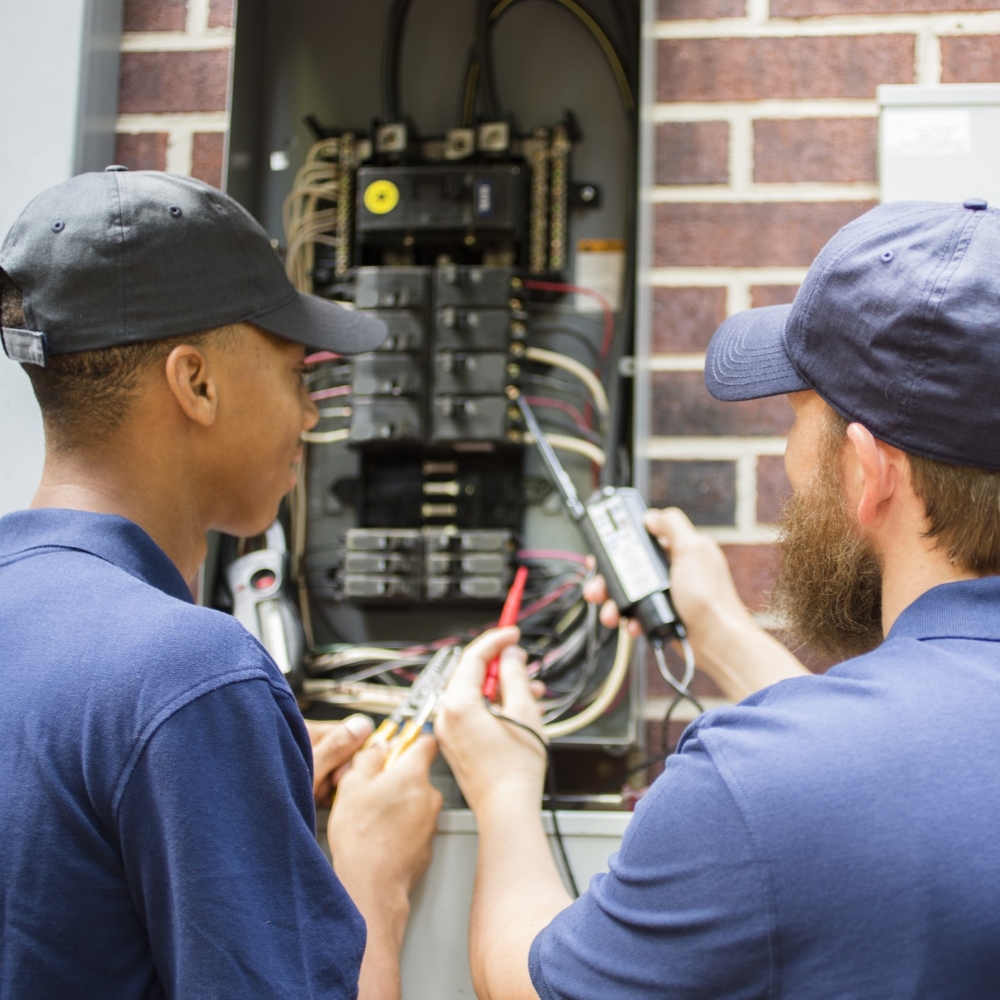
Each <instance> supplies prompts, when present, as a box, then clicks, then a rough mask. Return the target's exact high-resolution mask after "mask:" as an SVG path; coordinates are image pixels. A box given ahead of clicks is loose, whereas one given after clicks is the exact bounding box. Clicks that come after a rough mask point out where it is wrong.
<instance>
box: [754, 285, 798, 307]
mask: <svg viewBox="0 0 1000 1000" xmlns="http://www.w3.org/2000/svg"><path fill="white" fill-rule="evenodd" d="M798 290H799V286H798V285H751V286H750V305H751V306H752V307H753V308H754V309H759V308H760V307H761V306H783V305H786V304H787V303H789V302H791V301H792V300H793V299H794V298H795V293H796V292H797V291H798Z"/></svg>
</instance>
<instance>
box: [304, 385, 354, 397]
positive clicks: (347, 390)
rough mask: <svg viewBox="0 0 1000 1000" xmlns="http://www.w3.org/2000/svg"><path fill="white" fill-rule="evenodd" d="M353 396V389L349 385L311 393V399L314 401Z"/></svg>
mask: <svg viewBox="0 0 1000 1000" xmlns="http://www.w3.org/2000/svg"><path fill="white" fill-rule="evenodd" d="M350 394H351V387H350V386H349V385H335V386H334V387H333V388H332V389H320V390H318V391H317V392H311V393H309V398H310V399H313V400H317V399H332V398H333V397H334V396H349V395H350Z"/></svg>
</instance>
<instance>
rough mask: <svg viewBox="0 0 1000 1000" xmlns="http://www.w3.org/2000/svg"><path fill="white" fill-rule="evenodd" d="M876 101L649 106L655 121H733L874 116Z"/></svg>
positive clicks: (709, 103) (782, 99)
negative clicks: (651, 107) (651, 108)
mask: <svg viewBox="0 0 1000 1000" xmlns="http://www.w3.org/2000/svg"><path fill="white" fill-rule="evenodd" d="M877 115H878V103H877V102H876V101H868V100H840V99H831V100H822V99H816V98H809V99H804V100H801V101H799V100H790V99H786V98H780V99H779V98H768V99H767V100H762V101H679V102H677V103H675V104H674V103H669V102H665V103H661V104H656V105H654V107H653V120H654V121H656V122H657V123H659V122H702V121H706V122H717V121H726V122H729V123H730V125H733V123H735V122H741V121H746V120H749V121H753V120H754V119H756V118H875V117H877Z"/></svg>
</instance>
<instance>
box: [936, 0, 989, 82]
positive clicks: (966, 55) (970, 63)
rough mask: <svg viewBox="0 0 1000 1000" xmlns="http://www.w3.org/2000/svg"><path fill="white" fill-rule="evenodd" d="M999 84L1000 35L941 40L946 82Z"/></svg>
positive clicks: (966, 36) (954, 37) (943, 71)
mask: <svg viewBox="0 0 1000 1000" xmlns="http://www.w3.org/2000/svg"><path fill="white" fill-rule="evenodd" d="M993 6H995V4H994V5H993ZM998 81H1000V36H998V35H953V36H950V37H945V38H942V39H941V82H942V83H996V82H998Z"/></svg>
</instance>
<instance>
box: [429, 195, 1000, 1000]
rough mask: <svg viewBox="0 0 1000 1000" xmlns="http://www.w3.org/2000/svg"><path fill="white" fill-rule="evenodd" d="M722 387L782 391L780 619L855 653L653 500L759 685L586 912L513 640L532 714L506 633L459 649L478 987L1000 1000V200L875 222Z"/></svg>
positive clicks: (710, 667)
mask: <svg viewBox="0 0 1000 1000" xmlns="http://www.w3.org/2000/svg"><path fill="white" fill-rule="evenodd" d="M705 381H706V385H707V387H708V389H709V391H710V392H711V393H712V394H713V395H714V396H716V397H717V398H719V399H722V400H746V399H753V398H758V397H762V396H770V395H776V394H787V397H788V400H789V402H790V404H791V406H792V409H793V410H794V414H795V422H794V426H793V428H792V430H791V433H790V435H789V439H788V448H787V451H786V454H785V466H786V469H787V472H788V476H789V479H790V481H791V484H792V487H793V489H794V495H793V497H792V500H791V502H790V505H789V507H788V509H787V511H786V518H785V526H784V538H783V545H784V550H785V559H784V564H783V569H782V575H781V579H780V581H779V583H778V586H777V592H776V595H775V605H776V611H777V612H778V613H779V614H780V615H781V616H782V617H783V619H784V620H785V623H786V625H787V626H788V628H789V629H790V631H791V632H792V634H793V635H794V636H795V637H796V638H797V639H798V640H799V641H804V642H809V643H811V644H813V645H814V646H817V647H819V648H823V649H826V650H827V651H828V652H830V653H831V654H834V655H835V656H837V657H845V656H846V657H847V659H845V660H844V662H842V663H840V664H839V665H838V666H836V667H834V668H833V669H831V670H830V671H829V672H828V673H826V674H825V675H824V676H811V675H809V674H808V673H807V671H805V669H804V668H803V667H802V665H801V664H800V663H799V662H798V661H797V660H796V659H795V658H794V657H793V656H792V654H791V653H789V652H788V650H787V649H785V648H784V647H783V646H780V645H779V644H778V643H777V642H776V641H775V640H774V639H772V638H771V637H770V636H768V635H767V634H766V633H765V632H763V631H762V630H761V629H759V628H758V627H757V626H756V625H755V624H754V623H753V621H752V619H751V616H750V614H749V612H748V611H747V609H746V608H745V607H744V606H743V605H742V603H741V602H740V600H739V598H738V597H737V595H736V591H735V588H734V587H733V584H732V579H731V577H730V576H729V573H728V570H727V568H726V564H725V559H724V558H723V556H722V554H721V552H720V551H719V549H718V547H717V546H714V545H713V544H712V543H711V542H709V541H708V540H706V539H703V538H702V537H701V536H699V535H698V534H697V533H696V532H695V531H694V529H693V528H692V526H691V524H690V522H688V521H687V519H686V518H684V516H683V515H682V514H681V513H680V512H679V511H676V510H668V511H657V512H650V514H649V515H648V521H647V523H648V526H649V528H650V530H652V531H653V532H654V533H655V534H657V535H658V536H659V537H660V538H661V541H662V543H663V545H664V547H665V548H666V549H667V550H668V551H669V553H670V556H671V559H672V561H673V574H672V575H673V595H674V599H675V603H676V606H677V610H678V612H679V614H680V616H681V618H682V619H683V620H684V622H685V623H686V626H687V629H688V635H689V638H690V641H691V643H692V645H693V646H694V648H695V651H696V653H697V654H698V660H699V662H700V665H701V666H702V668H703V669H705V670H706V671H707V672H708V673H710V674H711V675H712V676H713V677H714V678H715V680H716V681H717V682H718V683H719V684H720V685H721V686H722V687H723V689H724V690H725V691H726V692H727V694H729V695H731V696H733V697H734V698H739V697H743V696H745V695H748V694H749V695H750V696H749V697H745V700H743V701H742V702H740V703H739V704H737V705H735V706H733V707H731V708H724V709H719V710H716V711H712V712H708V713H706V714H704V715H703V716H701V717H700V718H699V719H697V720H696V721H695V722H694V723H693V724H692V725H691V726H689V727H688V729H687V731H686V732H685V734H684V736H683V738H682V740H681V743H680V745H679V746H678V749H677V752H676V753H675V754H674V755H673V756H671V757H670V758H669V760H668V762H667V765H666V768H665V771H664V773H663V774H662V775H661V776H660V777H659V778H658V779H657V780H656V782H654V784H653V786H652V788H651V789H650V791H649V793H648V794H647V795H646V796H645V797H644V798H643V800H642V801H641V802H640V803H639V806H638V808H637V809H636V814H635V817H634V819H633V821H632V822H631V824H630V825H629V827H628V829H627V831H626V834H625V838H624V841H623V843H622V847H621V850H620V852H619V853H618V854H616V855H614V856H613V857H612V858H611V861H610V871H609V872H608V874H606V875H599V876H597V877H596V878H595V879H594V880H593V881H592V882H591V885H590V888H589V889H588V891H587V892H585V893H584V894H583V895H582V896H581V897H580V898H579V899H577V900H576V901H575V902H572V901H571V900H570V899H569V897H568V896H567V894H566V891H565V889H564V888H563V885H562V883H561V881H560V878H559V876H558V873H557V871H556V869H555V867H554V865H553V862H552V857H551V855H550V854H549V852H548V850H547V846H546V843H545V839H544V835H543V833H542V828H541V825H540V823H539V821H538V818H537V809H538V804H539V800H540V797H541V789H542V776H543V773H544V763H545V762H544V760H543V758H542V754H541V753H540V752H539V750H538V748H537V746H536V744H535V741H533V740H531V739H530V737H529V736H528V735H527V734H524V733H522V732H519V731H518V730H516V729H514V728H513V727H510V726H508V725H506V724H505V723H503V722H502V721H501V720H498V719H496V718H492V717H490V716H489V715H488V714H487V712H486V711H485V709H484V707H483V705H482V700H481V698H480V697H479V696H478V690H479V685H480V682H481V677H482V672H483V669H484V662H486V661H487V660H488V658H489V657H490V656H491V655H494V654H496V653H497V652H498V651H499V650H500V649H501V648H505V652H504V659H503V662H502V668H501V670H502V674H501V676H502V680H503V688H504V691H503V696H504V710H505V712H506V713H507V714H509V715H511V716H512V717H514V718H517V719H519V720H520V721H521V722H522V723H525V724H529V725H536V726H537V724H538V710H537V707H536V706H535V703H534V701H533V699H532V697H531V692H530V689H529V686H528V683H527V680H526V675H525V672H524V669H523V666H522V658H521V657H520V656H519V655H518V653H517V651H516V647H513V646H512V645H511V643H512V642H513V641H514V640H515V639H516V632H515V631H508V632H503V633H496V634H494V635H492V636H490V637H488V638H487V639H485V640H483V641H482V644H481V645H480V646H479V647H477V648H475V649H470V651H468V652H467V654H466V657H465V660H464V662H463V664H462V666H461V667H460V670H459V672H458V673H457V674H456V677H455V680H454V682H453V685H452V688H451V690H450V692H449V695H448V699H447V702H446V705H445V706H444V710H443V714H442V715H440V716H439V722H438V726H437V733H438V736H439V738H440V740H441V744H442V748H443V750H444V753H445V755H446V757H447V758H448V760H449V762H450V763H451V765H452V768H453V770H454V771H455V773H456V776H457V777H458V780H459V783H460V785H461V786H462V790H463V792H464V793H465V796H466V799H467V800H468V801H469V803H470V805H471V806H472V808H473V809H474V810H475V812H476V816H477V820H478V826H479V831H480V845H481V853H480V859H479V869H478V878H477V885H476V894H475V899H474V902H473V912H472V927H471V943H470V949H471V951H470V953H471V961H472V969H473V976H474V981H475V983H476V987H477V992H478V995H479V996H480V997H481V998H483V1000H486V998H490V1000H500V998H504V1000H507V998H510V1000H515V998H516V1000H534V998H538V997H541V998H542V1000H569V998H571V997H572V998H573V1000H590V998H593V1000H598V998H600V1000H604V998H607V997H615V998H619V1000H624V998H643V1000H645V998H650V1000H652V998H664V997H686V998H694V997H698V998H704V1000H721V998H730V997H732V998H735V997H777V996H785V997H810V998H814V997H845V998H846V997H852V998H853V997H883V996H884V997H890V996H891V997H926V998H940V997H945V996H947V997H952V998H966V997H967V998H981V997H986V996H995V995H996V994H997V992H998V983H1000V892H998V891H997V886H998V885H1000V836H998V834H997V831H998V830H1000V768H998V766H997V761H998V760H1000V725H998V723H997V719H998V718H1000V575H998V574H1000V211H997V210H995V209H990V208H989V207H988V206H987V205H986V203H985V202H983V201H980V200H970V201H967V202H966V203H965V204H963V205H945V204H929V203H899V204H891V205H885V206H882V207H880V208H877V209H874V210H873V211H871V212H869V213H867V214H866V215H864V216H862V217H861V218H859V219H857V220H855V221H854V222H852V223H851V224H849V225H848V226H846V227H845V228H844V229H843V230H841V231H840V232H839V233H838V234H837V235H836V236H835V237H834V238H833V239H832V240H831V241H830V243H829V244H828V245H827V246H826V247H825V248H824V250H823V251H822V252H821V253H820V255H819V257H818V258H817V259H816V261H815V262H814V264H813V266H812V267H811V268H810V270H809V273H808V275H807V276H806V280H805V282H804V284H803V285H802V287H801V289H800V290H799V293H798V295H797V297H796V299H795V301H794V303H793V304H791V305H787V306H775V307H770V308H766V309H757V310H751V311H749V312H746V313H742V314H739V315H736V316H733V317H731V318H730V319H729V320H727V322H726V323H725V324H723V326H722V327H721V328H720V329H719V330H718V331H717V332H716V334H715V337H714V338H713V341H712V343H711V346H710V348H709V352H708V357H707V362H706V369H705ZM590 596H591V598H592V599H594V600H602V599H603V598H604V597H605V596H606V595H605V593H604V591H603V587H602V585H601V584H600V583H597V584H596V585H595V586H594V587H593V588H592V591H591V595H590ZM602 616H603V620H604V621H605V623H606V624H608V625H611V624H613V623H614V622H615V620H616V615H615V613H614V610H613V608H605V609H604V610H603V611H602ZM757 688H762V689H761V690H758V691H757V693H753V694H751V692H753V691H755V690H756V689H757ZM500 761H503V766H502V767H500V765H499V762H500Z"/></svg>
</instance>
